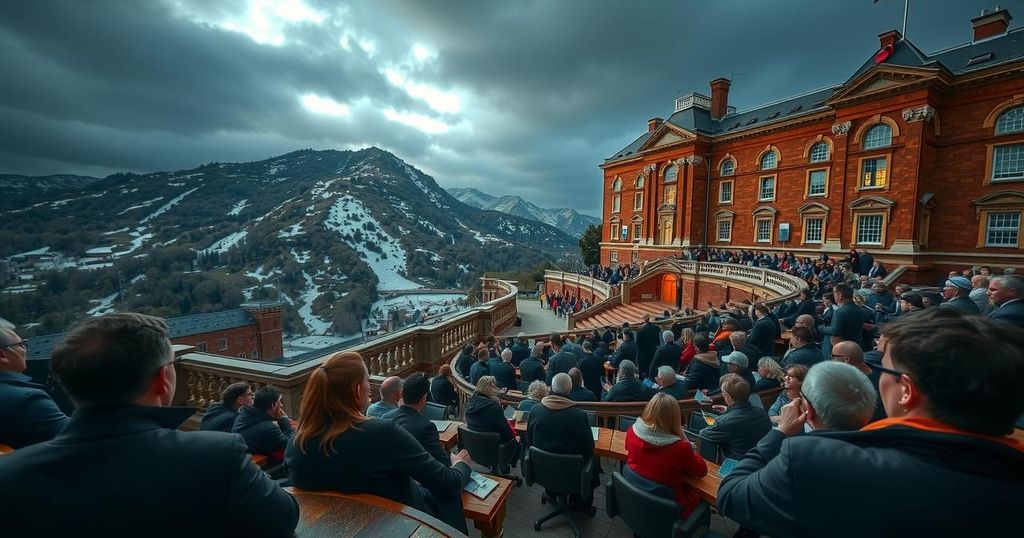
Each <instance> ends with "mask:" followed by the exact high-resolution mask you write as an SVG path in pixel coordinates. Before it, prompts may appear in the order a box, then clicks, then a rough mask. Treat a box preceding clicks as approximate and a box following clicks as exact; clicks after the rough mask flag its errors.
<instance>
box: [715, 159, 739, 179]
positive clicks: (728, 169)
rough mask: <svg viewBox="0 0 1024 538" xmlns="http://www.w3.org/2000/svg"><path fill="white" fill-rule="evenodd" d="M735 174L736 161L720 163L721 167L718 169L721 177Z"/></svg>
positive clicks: (730, 160) (727, 160)
mask: <svg viewBox="0 0 1024 538" xmlns="http://www.w3.org/2000/svg"><path fill="white" fill-rule="evenodd" d="M735 172H736V161H734V160H732V159H726V160H724V161H722V167H721V168H720V169H719V173H720V174H721V175H723V176H731V175H733V174H734V173H735Z"/></svg>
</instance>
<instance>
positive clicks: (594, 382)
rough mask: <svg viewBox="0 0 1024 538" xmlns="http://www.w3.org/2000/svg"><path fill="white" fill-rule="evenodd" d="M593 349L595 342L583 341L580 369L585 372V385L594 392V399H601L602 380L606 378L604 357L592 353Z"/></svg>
mask: <svg viewBox="0 0 1024 538" xmlns="http://www.w3.org/2000/svg"><path fill="white" fill-rule="evenodd" d="M593 349H594V346H593V344H591V343H590V342H583V358H582V359H581V360H580V364H579V369H580V372H581V373H582V374H583V386H585V387H587V390H589V391H590V392H592V393H593V394H594V400H598V401H600V399H601V391H602V388H601V380H602V379H604V359H602V358H601V357H598V356H597V355H596V354H594V353H591V351H592V350H593ZM577 401H582V400H577Z"/></svg>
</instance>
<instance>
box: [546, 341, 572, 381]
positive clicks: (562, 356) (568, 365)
mask: <svg viewBox="0 0 1024 538" xmlns="http://www.w3.org/2000/svg"><path fill="white" fill-rule="evenodd" d="M575 367H576V355H575V354H573V353H571V352H569V351H565V350H564V349H563V350H562V351H559V352H558V353H555V354H554V355H552V356H551V358H550V359H548V371H547V376H546V380H547V384H548V386H549V387H550V386H551V380H552V379H553V378H554V377H555V375H556V374H568V373H569V370H572V369H573V368H575Z"/></svg>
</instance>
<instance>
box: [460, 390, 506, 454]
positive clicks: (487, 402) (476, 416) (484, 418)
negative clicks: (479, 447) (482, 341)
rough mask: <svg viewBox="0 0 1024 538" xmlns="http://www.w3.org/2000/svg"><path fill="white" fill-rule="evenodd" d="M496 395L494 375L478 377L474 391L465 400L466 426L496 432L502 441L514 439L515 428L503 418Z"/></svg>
mask: <svg viewBox="0 0 1024 538" xmlns="http://www.w3.org/2000/svg"><path fill="white" fill-rule="evenodd" d="M497 395H498V386H497V383H496V382H495V381H494V377H492V376H489V375H485V376H483V377H482V378H480V382H479V383H477V384H476V391H475V392H473V396H471V397H470V398H469V400H468V401H467V402H466V427H468V428H469V429H471V430H473V431H476V432H484V433H496V434H498V435H500V436H501V442H502V443H507V442H509V441H514V440H515V436H516V434H515V430H513V429H512V426H510V425H509V423H508V420H507V419H506V418H505V413H504V410H503V409H502V406H501V401H499V400H498V396H497Z"/></svg>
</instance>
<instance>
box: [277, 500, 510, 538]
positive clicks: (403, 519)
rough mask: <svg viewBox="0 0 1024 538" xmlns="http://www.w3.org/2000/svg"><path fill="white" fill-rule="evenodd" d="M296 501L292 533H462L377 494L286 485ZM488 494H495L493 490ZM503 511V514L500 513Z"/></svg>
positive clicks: (435, 534) (347, 534)
mask: <svg viewBox="0 0 1024 538" xmlns="http://www.w3.org/2000/svg"><path fill="white" fill-rule="evenodd" d="M285 490H287V491H288V492H289V493H291V494H292V495H294V496H295V500H296V501H298V503H299V512H300V513H299V525H298V527H296V528H295V536H297V537H300V538H303V537H314V536H315V537H321V536H388V537H391V536H395V537H407V538H411V537H414V536H415V537H417V538H420V537H435V538H442V537H447V536H464V535H463V534H462V533H461V532H459V531H458V530H457V529H455V528H453V527H452V526H450V525H448V524H447V523H445V522H443V521H441V520H439V519H437V518H435V517H433V516H431V515H430V514H425V513H423V512H421V511H419V510H416V509H415V508H410V507H408V506H405V505H404V504H399V503H396V502H395V501H392V500H389V499H385V498H382V497H378V496H376V495H366V494H360V495H347V494H343V493H337V492H333V491H303V490H299V489H295V488H285ZM491 495H494V493H492V494H491ZM503 515H504V514H503Z"/></svg>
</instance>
